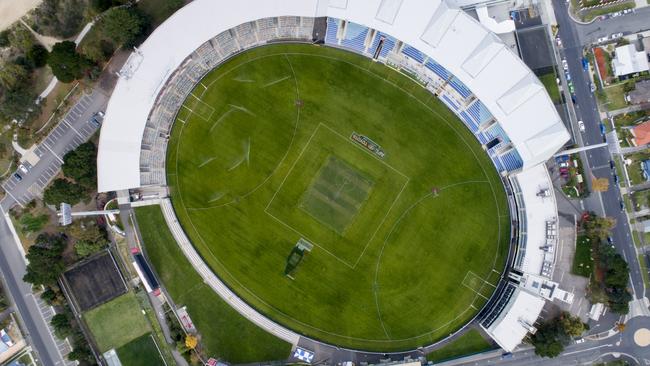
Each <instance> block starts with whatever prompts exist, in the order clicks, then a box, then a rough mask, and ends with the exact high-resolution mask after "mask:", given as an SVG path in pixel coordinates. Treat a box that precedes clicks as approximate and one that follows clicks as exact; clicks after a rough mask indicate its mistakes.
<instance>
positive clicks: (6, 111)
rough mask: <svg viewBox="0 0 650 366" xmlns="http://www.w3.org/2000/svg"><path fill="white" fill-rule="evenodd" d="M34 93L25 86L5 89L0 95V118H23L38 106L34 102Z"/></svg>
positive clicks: (6, 119) (8, 119)
mask: <svg viewBox="0 0 650 366" xmlns="http://www.w3.org/2000/svg"><path fill="white" fill-rule="evenodd" d="M35 99H36V94H34V92H33V90H31V89H27V88H22V87H21V88H17V89H13V90H5V92H4V95H2V96H1V97H0V119H2V120H5V121H11V120H13V119H14V118H15V119H17V120H24V119H26V118H27V116H28V115H29V114H30V113H33V112H34V111H35V110H36V109H37V108H38V107H37V106H36V105H35V104H34V100H35Z"/></svg>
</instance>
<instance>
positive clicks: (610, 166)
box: [609, 160, 615, 170]
mask: <svg viewBox="0 0 650 366" xmlns="http://www.w3.org/2000/svg"><path fill="white" fill-rule="evenodd" d="M614 168H615V165H614V160H610V161H609V169H612V170H614Z"/></svg>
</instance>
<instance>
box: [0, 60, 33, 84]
mask: <svg viewBox="0 0 650 366" xmlns="http://www.w3.org/2000/svg"><path fill="white" fill-rule="evenodd" d="M28 77H29V75H28V73H27V70H25V68H24V67H22V66H20V65H18V64H16V63H13V62H6V63H4V64H3V65H2V66H1V67H0V85H1V86H2V87H4V88H5V89H7V90H15V89H17V88H19V87H20V86H22V85H23V83H24V82H25V81H26V80H27V78H28Z"/></svg>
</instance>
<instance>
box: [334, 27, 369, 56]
mask: <svg viewBox="0 0 650 366" xmlns="http://www.w3.org/2000/svg"><path fill="white" fill-rule="evenodd" d="M368 31H369V30H368V27H365V26H363V25H359V24H356V23H352V22H349V23H348V25H347V28H346V30H345V38H344V39H342V40H341V46H343V47H346V48H350V49H352V50H354V51H357V52H363V51H365V49H366V47H365V45H364V43H365V41H366V36H367V35H368Z"/></svg>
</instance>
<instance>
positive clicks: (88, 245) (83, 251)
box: [74, 240, 108, 257]
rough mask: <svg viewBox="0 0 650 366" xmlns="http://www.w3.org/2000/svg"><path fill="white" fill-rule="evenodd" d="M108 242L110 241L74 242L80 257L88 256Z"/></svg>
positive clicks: (75, 249)
mask: <svg viewBox="0 0 650 366" xmlns="http://www.w3.org/2000/svg"><path fill="white" fill-rule="evenodd" d="M106 244H108V241H88V240H79V241H77V242H76V243H75V244H74V251H75V253H77V255H78V256H80V257H87V256H89V255H91V254H94V253H97V252H98V251H100V250H101V249H102V248H104V247H105V246H106Z"/></svg>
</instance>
